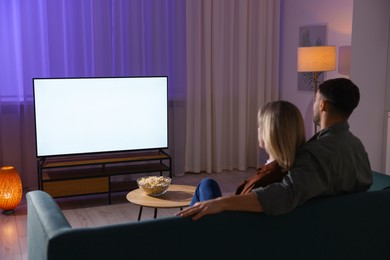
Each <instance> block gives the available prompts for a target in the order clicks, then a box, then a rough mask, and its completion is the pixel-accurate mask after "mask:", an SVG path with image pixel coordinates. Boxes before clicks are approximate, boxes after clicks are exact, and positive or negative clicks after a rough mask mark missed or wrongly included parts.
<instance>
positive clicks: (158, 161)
mask: <svg viewBox="0 0 390 260" xmlns="http://www.w3.org/2000/svg"><path fill="white" fill-rule="evenodd" d="M171 161H172V160H171V156H170V155H168V154H167V153H166V152H164V151H163V150H152V151H141V152H131V153H120V154H118V153H115V154H108V155H89V156H87V155H86V156H74V157H71V156H65V157H63V158H39V159H38V160H37V167H38V186H39V189H40V190H43V191H46V192H47V193H49V194H50V195H51V196H52V197H68V196H79V195H88V194H99V193H108V201H109V204H111V193H113V192H120V191H130V190H132V189H135V188H137V185H136V183H135V181H134V180H130V181H129V180H124V181H114V180H113V177H114V176H123V175H129V174H140V173H150V174H151V173H154V174H155V173H159V174H160V175H163V173H164V172H167V173H168V174H169V177H171V178H172V162H171Z"/></svg>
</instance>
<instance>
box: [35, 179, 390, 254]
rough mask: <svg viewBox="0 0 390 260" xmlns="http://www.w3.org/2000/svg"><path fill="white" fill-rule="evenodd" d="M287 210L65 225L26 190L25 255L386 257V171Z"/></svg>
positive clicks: (39, 195) (389, 249)
mask: <svg viewBox="0 0 390 260" xmlns="http://www.w3.org/2000/svg"><path fill="white" fill-rule="evenodd" d="M373 176H374V183H373V185H372V186H371V188H370V190H369V191H367V192H362V193H355V194H348V195H342V196H336V197H327V198H317V199H313V200H310V201H308V202H306V203H305V204H304V205H302V206H300V207H298V208H296V209H295V210H294V211H292V212H291V213H288V214H285V215H280V216H269V215H266V214H263V213H246V212H224V213H221V214H216V215H211V216H206V217H204V218H202V219H200V220H198V221H192V220H191V219H190V218H183V217H179V216H171V217H162V218H157V219H148V220H142V221H139V222H129V223H123V224H113V225H107V226H101V227H88V228H72V227H71V226H70V225H69V223H68V221H67V220H66V218H65V217H64V215H63V213H62V211H61V209H60V208H59V207H58V205H57V204H56V202H55V200H54V199H53V198H52V197H50V196H49V195H48V194H47V193H45V192H43V191H40V190H36V191H30V192H28V193H27V206H28V259H30V260H44V259H56V260H61V259H72V260H76V259H83V260H85V259H390V189H388V187H390V176H387V175H385V174H381V173H377V172H374V173H373Z"/></svg>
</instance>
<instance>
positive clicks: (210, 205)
mask: <svg viewBox="0 0 390 260" xmlns="http://www.w3.org/2000/svg"><path fill="white" fill-rule="evenodd" d="M223 211H249V212H263V208H262V206H261V204H260V201H259V200H258V199H257V197H256V194H255V193H253V192H250V193H247V194H243V195H233V196H227V197H220V198H217V199H213V200H207V201H202V202H197V203H195V205H194V206H192V207H188V208H186V209H184V210H182V211H180V212H179V213H177V214H176V215H177V216H182V217H190V216H192V219H193V220H198V219H200V218H201V217H203V216H206V215H212V214H217V213H220V212H223Z"/></svg>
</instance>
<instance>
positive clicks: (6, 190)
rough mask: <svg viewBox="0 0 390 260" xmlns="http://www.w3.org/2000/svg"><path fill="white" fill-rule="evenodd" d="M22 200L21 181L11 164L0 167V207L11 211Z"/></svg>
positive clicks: (8, 211)
mask: <svg viewBox="0 0 390 260" xmlns="http://www.w3.org/2000/svg"><path fill="white" fill-rule="evenodd" d="M21 200H22V181H21V180H20V177H19V173H18V172H17V171H16V169H15V168H14V167H13V166H4V167H1V169H0V208H1V209H2V210H4V212H5V213H12V212H13V210H14V209H15V208H16V207H17V206H18V205H19V203H20V201H21Z"/></svg>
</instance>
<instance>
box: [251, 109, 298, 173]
mask: <svg viewBox="0 0 390 260" xmlns="http://www.w3.org/2000/svg"><path fill="white" fill-rule="evenodd" d="M257 118H258V123H259V135H260V136H261V138H262V139H263V142H264V149H265V150H266V152H267V153H268V154H269V155H272V156H273V157H274V158H275V160H276V161H277V163H278V164H279V166H280V167H281V168H282V170H283V171H288V170H289V169H290V168H291V166H292V164H293V163H294V160H295V153H296V152H297V150H298V148H299V147H301V145H302V144H303V143H304V142H305V125H304V122H303V118H302V115H301V112H300V111H299V109H298V108H297V107H296V106H295V105H294V104H292V103H290V102H288V101H275V102H270V103H268V104H266V105H264V106H263V107H262V108H261V109H260V110H259V112H258V116H257Z"/></svg>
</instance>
